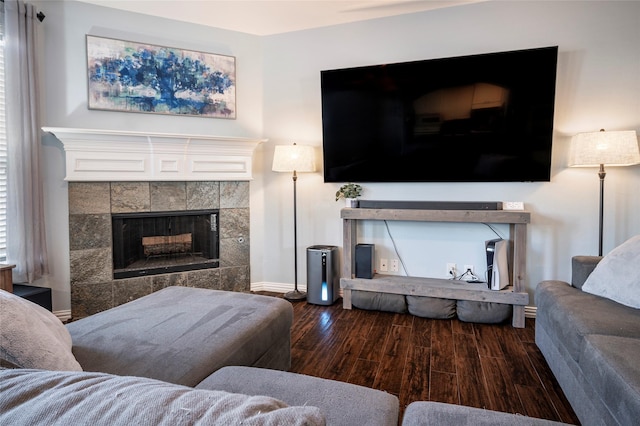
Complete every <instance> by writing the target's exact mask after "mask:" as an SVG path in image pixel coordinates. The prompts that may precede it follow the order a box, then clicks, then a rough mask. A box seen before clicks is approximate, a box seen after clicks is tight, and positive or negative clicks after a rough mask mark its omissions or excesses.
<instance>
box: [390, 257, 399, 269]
mask: <svg viewBox="0 0 640 426" xmlns="http://www.w3.org/2000/svg"><path fill="white" fill-rule="evenodd" d="M398 270H399V265H398V259H391V272H398Z"/></svg>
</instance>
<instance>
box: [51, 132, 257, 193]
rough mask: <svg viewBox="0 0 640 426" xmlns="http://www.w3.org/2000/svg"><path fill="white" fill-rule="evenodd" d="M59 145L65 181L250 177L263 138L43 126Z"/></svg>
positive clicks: (223, 179) (218, 179) (235, 178)
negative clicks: (58, 141)
mask: <svg viewBox="0 0 640 426" xmlns="http://www.w3.org/2000/svg"><path fill="white" fill-rule="evenodd" d="M42 130H43V131H45V132H50V133H52V134H53V135H54V136H55V137H56V138H58V139H59V140H60V141H61V142H62V144H63V145H64V150H65V156H66V168H67V172H66V177H65V180H68V181H85V182H89V181H201V180H215V181H228V180H250V179H251V178H252V176H251V165H252V157H253V152H254V151H255V149H256V147H257V146H258V145H259V144H260V143H262V142H265V141H266V139H248V138H238V137H219V136H204V135H186V134H172V133H152V132H127V131H118V130H94V129H72V128H60V127H43V128H42Z"/></svg>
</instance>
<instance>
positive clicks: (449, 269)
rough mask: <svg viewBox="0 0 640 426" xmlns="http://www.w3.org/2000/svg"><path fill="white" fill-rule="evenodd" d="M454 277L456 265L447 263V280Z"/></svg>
mask: <svg viewBox="0 0 640 426" xmlns="http://www.w3.org/2000/svg"><path fill="white" fill-rule="evenodd" d="M456 276H457V274H456V264H455V263H447V278H455V277H456Z"/></svg>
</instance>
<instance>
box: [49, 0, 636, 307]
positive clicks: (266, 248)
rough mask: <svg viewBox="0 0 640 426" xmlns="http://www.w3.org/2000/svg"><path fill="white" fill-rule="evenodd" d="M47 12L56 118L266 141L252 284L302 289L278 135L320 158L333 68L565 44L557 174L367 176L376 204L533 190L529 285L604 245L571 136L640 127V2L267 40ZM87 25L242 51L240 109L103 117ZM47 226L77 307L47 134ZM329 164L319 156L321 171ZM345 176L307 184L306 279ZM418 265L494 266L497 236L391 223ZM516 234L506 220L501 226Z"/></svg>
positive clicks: (609, 210)
mask: <svg viewBox="0 0 640 426" xmlns="http://www.w3.org/2000/svg"><path fill="white" fill-rule="evenodd" d="M37 5H38V6H39V7H40V9H41V10H42V11H43V12H44V13H45V14H46V15H47V18H46V20H45V22H44V30H45V32H46V37H45V39H46V45H45V49H46V51H45V59H46V61H45V67H44V68H45V69H44V77H43V87H44V89H45V90H44V95H45V107H44V109H45V111H44V119H45V121H44V123H43V124H44V125H47V126H59V127H86V128H103V129H130V130H154V131H160V132H181V133H205V134H214V135H229V136H247V137H257V136H259V137H266V138H269V139H270V141H269V142H268V143H266V144H265V145H264V146H262V147H261V148H259V149H258V152H257V153H256V158H255V165H254V181H253V182H252V184H251V191H252V194H251V195H252V202H251V213H252V218H251V247H252V249H251V269H252V271H251V272H252V273H251V280H252V282H253V283H256V284H274V285H275V284H288V285H291V284H292V283H293V234H292V231H293V219H292V193H291V192H292V183H291V177H290V176H289V175H287V174H284V173H274V172H271V161H272V158H273V147H274V145H276V144H288V143H292V142H297V143H299V144H310V145H314V146H316V147H317V152H318V154H319V155H320V154H321V144H322V128H321V125H322V123H321V114H320V70H322V69H331V68H340V67H349V66H358V65H367V64H378V63H385V62H397V61H405V60H415V59H427V58H436V57H446V56H456V55H466V54H475V53H485V52H491V51H502V50H512V49H524V48H529V47H539V46H550V45H558V46H559V50H560V56H559V68H558V83H557V94H556V118H555V135H554V150H553V164H552V179H551V182H549V183H491V184H444V183H440V184H428V183H411V184H364V186H365V193H364V198H369V199H390V200H391V199H396V200H498V201H504V200H518V201H524V202H525V205H526V207H527V209H528V210H530V211H531V212H532V223H531V225H530V226H529V232H528V240H529V241H528V242H529V244H528V256H527V263H528V271H527V281H528V288H529V290H530V293H531V294H532V293H533V289H534V288H535V286H536V284H537V283H538V282H539V281H540V280H543V279H555V278H559V279H565V280H566V279H569V275H570V270H569V266H570V258H571V256H573V255H577V254H596V253H597V233H598V230H597V228H598V216H597V215H598V178H597V173H596V170H595V169H568V168H567V167H566V163H567V153H568V147H569V141H570V136H571V135H573V134H575V133H577V132H581V131H591V130H597V129H599V128H601V127H602V128H606V129H608V130H619V129H635V130H637V131H640V50H639V49H638V47H637V46H638V42H640V25H639V24H640V22H639V21H638V20H639V18H638V17H639V16H640V3H638V2H609V1H607V2H595V1H587V2H554V1H545V2H502V1H500V2H488V3H480V4H475V5H468V6H458V7H453V8H449V9H440V10H435V11H431V12H425V13H419V14H412V15H405V16H397V17H392V18H385V19H379V20H372V21H367V22H361V23H354V24H346V25H340V26H334V27H327V28H321V29H314V30H308V31H298V32H292V33H286V34H281V35H276V36H268V37H262V38H260V37H254V36H250V35H246V34H241V33H236V32H230V31H225V30H220V29H214V28H207V27H202V26H196V25H191V24H186V23H181V22H177V21H170V20H163V19H160V18H154V17H150V16H144V15H138V14H131V13H125V12H119V11H115V10H111V9H107V8H101V7H97V6H93V5H88V4H81V3H73V2H72V3H69V2H64V3H63V2H59V1H53V2H51V1H48V2H38V3H37ZM85 34H92V35H100V36H109V37H116V38H123V39H126V40H133V41H142V42H150V43H154V44H161V45H169V46H177V47H184V48H189V49H194V50H204V51H208V52H213V53H221V54H228V55H233V56H235V57H236V59H237V67H238V75H237V81H238V119H237V120H219V119H204V118H189V117H165V116H154V115H148V114H130V113H114V112H103V111H89V110H87V107H86V93H87V89H86V64H85V61H86V53H85V44H84V43H85V39H84V37H85ZM44 155H45V159H46V160H45V164H44V168H45V173H46V176H47V178H48V179H47V181H46V184H45V185H46V189H47V191H48V194H47V201H46V202H47V206H48V211H49V213H48V216H47V226H48V229H49V231H48V232H49V235H48V241H49V250H50V255H51V264H52V275H51V276H50V277H49V278H48V279H46V280H44V284H42V285H47V286H50V287H52V288H53V289H54V310H64V309H68V306H69V302H68V298H69V284H68V281H69V277H68V251H69V250H68V229H67V214H68V213H67V204H66V203H67V193H66V183H65V182H64V181H63V175H64V158H63V153H62V147H61V146H60V145H59V143H57V142H56V141H55V140H51V138H45V140H44ZM320 164H321V161H319V165H320ZM639 183H640V167H628V168H617V169H616V168H610V169H609V170H608V171H607V178H606V203H607V207H606V211H605V252H606V251H609V250H611V249H612V248H613V247H615V246H616V245H618V244H620V243H621V242H623V241H624V240H626V239H627V238H628V237H630V236H632V235H634V234H638V233H640V217H639V216H638V215H637V214H634V211H637V210H638V209H639V208H640V199H639V198H638V197H637V196H636V194H637V190H634V189H635V187H634V186H635V185H638V184H639ZM337 187H338V185H337V184H325V183H323V179H322V174H321V172H319V173H313V174H304V175H302V174H301V175H300V178H299V179H298V248H297V250H298V260H299V282H300V283H301V284H304V283H305V282H306V279H305V272H304V271H305V270H306V269H305V268H306V264H305V257H306V255H305V248H306V247H308V246H310V245H315V244H332V245H338V246H341V245H342V240H341V238H342V228H341V226H342V222H341V220H340V212H339V210H340V208H341V207H342V204H341V203H336V202H334V201H333V200H334V198H333V197H334V193H335V191H336V189H337ZM390 227H391V232H392V233H393V236H394V239H395V241H396V244H397V247H398V250H399V252H400V254H401V256H402V258H403V260H404V261H405V265H406V267H407V269H408V270H409V272H410V273H411V274H412V275H424V276H443V274H444V266H445V263H447V262H456V263H458V264H459V265H463V264H469V263H470V264H474V265H477V266H478V267H481V266H482V265H484V258H483V252H482V250H483V245H484V241H485V240H486V239H490V238H493V237H494V234H493V232H492V231H490V230H489V229H488V228H486V227H484V226H482V225H464V224H463V225H456V224H408V223H401V222H396V223H393V222H392V223H390ZM498 228H499V230H500V232H502V233H503V234H506V228H504V227H498ZM361 235H362V242H372V243H375V244H376V248H377V249H378V252H379V253H380V254H382V255H383V256H384V257H389V258H391V257H393V256H394V254H393V253H392V250H393V247H392V244H391V241H390V239H389V238H388V237H387V235H386V230H385V229H384V227H383V226H382V225H381V224H367V225H365V226H364V227H363V229H362V232H361Z"/></svg>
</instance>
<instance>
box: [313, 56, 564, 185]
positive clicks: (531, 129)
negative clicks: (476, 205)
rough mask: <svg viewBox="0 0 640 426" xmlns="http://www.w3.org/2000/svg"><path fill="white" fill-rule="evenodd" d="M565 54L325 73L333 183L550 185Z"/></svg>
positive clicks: (328, 169)
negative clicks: (556, 107) (559, 60)
mask: <svg viewBox="0 0 640 426" xmlns="http://www.w3.org/2000/svg"><path fill="white" fill-rule="evenodd" d="M557 56H558V48H557V46H556V47H544V48H537V49H527V50H517V51H509V52H499V53H488V54H480V55H471V56H462V57H453V58H444V59H431V60H423V61H414V62H404V63H394V64H384V65H375V66H365V67H357V68H347V69H336V70H326V71H321V84H322V86H321V93H322V130H323V154H324V159H323V161H324V180H325V182H522V181H534V182H535V181H549V180H550V169H551V141H552V135H553V113H554V99H555V85H556V64H557Z"/></svg>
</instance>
